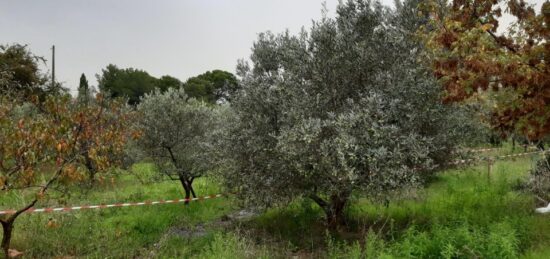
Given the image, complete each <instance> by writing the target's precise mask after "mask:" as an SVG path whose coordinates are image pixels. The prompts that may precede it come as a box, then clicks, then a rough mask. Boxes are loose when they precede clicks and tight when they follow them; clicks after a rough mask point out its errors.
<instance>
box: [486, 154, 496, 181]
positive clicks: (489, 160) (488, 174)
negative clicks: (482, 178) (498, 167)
mask: <svg viewBox="0 0 550 259" xmlns="http://www.w3.org/2000/svg"><path fill="white" fill-rule="evenodd" d="M493 162H494V161H493V159H492V158H488V159H487V181H488V182H489V183H490V182H491V168H492V167H493Z"/></svg>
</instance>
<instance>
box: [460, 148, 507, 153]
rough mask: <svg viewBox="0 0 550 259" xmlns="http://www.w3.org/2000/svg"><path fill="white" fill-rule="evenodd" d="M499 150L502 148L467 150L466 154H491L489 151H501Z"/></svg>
mask: <svg viewBox="0 0 550 259" xmlns="http://www.w3.org/2000/svg"><path fill="white" fill-rule="evenodd" d="M499 149H500V148H480V149H467V150H466V152H472V153H477V152H489V151H493V150H499Z"/></svg>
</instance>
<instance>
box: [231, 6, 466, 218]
mask: <svg viewBox="0 0 550 259" xmlns="http://www.w3.org/2000/svg"><path fill="white" fill-rule="evenodd" d="M410 8H414V5H413V4H411V3H405V4H404V5H399V6H398V10H400V11H397V12H394V11H391V10H389V9H387V8H385V7H383V6H381V5H380V4H379V3H378V2H375V3H371V2H370V1H349V2H347V3H345V4H341V5H340V6H339V7H338V9H337V16H336V18H334V19H331V18H327V17H324V18H322V19H321V20H320V21H317V22H314V23H313V27H312V28H311V30H310V31H309V32H306V31H304V30H303V31H302V32H301V33H300V34H299V35H296V36H293V35H290V34H289V33H288V32H286V33H283V34H279V35H273V34H271V33H262V34H260V36H259V39H258V41H257V42H256V43H255V44H254V46H253V48H252V56H251V61H252V66H250V65H248V64H247V63H244V62H241V63H240V64H239V66H238V72H239V73H238V74H239V76H240V77H241V82H240V83H241V86H242V91H241V92H240V94H239V96H238V97H237V98H236V99H235V100H234V101H233V103H232V109H233V113H234V116H233V117H234V118H233V120H232V121H231V123H229V126H228V129H227V131H226V134H225V136H224V137H223V140H224V141H225V143H226V144H225V145H224V147H223V148H224V150H225V157H224V158H223V159H224V161H225V163H224V166H225V168H226V169H225V170H224V171H223V172H224V173H223V176H224V180H225V183H226V184H227V185H228V187H230V188H233V189H235V190H236V191H237V192H238V193H239V195H241V196H242V198H243V199H246V201H248V202H250V203H252V204H256V205H264V206H271V205H276V204H284V203H286V202H289V201H291V200H293V199H294V198H296V197H307V198H311V199H312V200H313V201H314V202H316V203H317V204H318V205H319V206H320V207H321V208H322V209H323V210H324V211H325V213H326V218H327V223H328V225H329V226H330V227H335V226H337V225H339V224H341V223H343V221H344V218H343V211H344V208H345V207H346V205H347V203H348V201H349V198H350V196H351V194H352V192H354V191H361V192H366V193H369V194H371V195H380V194H383V193H385V192H386V191H390V190H397V189H402V188H405V187H407V186H414V185H416V184H418V183H419V182H420V179H421V178H422V177H421V176H422V174H423V173H427V172H430V171H431V170H433V168H434V167H435V165H436V164H444V163H445V162H446V161H447V160H449V159H452V158H451V157H450V154H451V151H453V149H454V148H455V145H456V143H457V142H458V140H459V139H460V135H461V134H462V133H463V132H465V129H464V127H463V126H461V124H459V123H456V121H454V120H453V118H454V117H455V115H461V114H460V109H458V108H457V107H446V106H444V105H442V104H441V102H440V101H439V99H440V96H439V93H440V88H439V86H438V85H437V84H436V82H435V80H434V79H433V78H431V77H430V74H429V71H427V70H426V69H424V68H423V66H422V64H421V63H420V62H419V59H420V58H419V57H420V56H419V54H420V53H422V46H421V45H419V44H417V43H416V42H414V41H413V40H411V35H412V34H413V33H414V31H415V30H416V27H417V26H418V24H419V23H420V22H422V21H421V20H420V19H418V18H416V20H414V19H413V18H414V17H416V16H414V15H413V16H412V17H411V16H409V15H407V14H406V13H404V12H405V11H407V12H410V11H411V10H410ZM413 13H414V11H413Z"/></svg>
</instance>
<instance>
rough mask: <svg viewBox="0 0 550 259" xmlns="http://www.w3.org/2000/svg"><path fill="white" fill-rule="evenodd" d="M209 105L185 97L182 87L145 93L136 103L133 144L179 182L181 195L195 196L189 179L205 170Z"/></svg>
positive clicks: (209, 119)
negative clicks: (137, 117)
mask: <svg viewBox="0 0 550 259" xmlns="http://www.w3.org/2000/svg"><path fill="white" fill-rule="evenodd" d="M212 110H213V108H212V107H210V106H208V105H207V104H206V103H204V102H199V101H197V100H195V99H193V98H189V97H188V96H187V95H186V94H185V92H184V90H183V89H173V88H170V89H168V90H167V91H166V92H160V91H155V92H153V93H151V94H146V95H145V97H144V98H143V99H142V100H141V102H140V104H139V105H138V106H137V111H138V113H139V119H138V120H137V123H136V126H137V130H139V131H140V132H141V137H140V138H139V139H138V140H137V144H138V145H139V147H140V148H141V149H142V150H143V152H144V153H145V155H147V156H148V157H150V158H151V159H153V161H154V163H155V165H156V167H157V168H158V170H159V172H161V173H162V174H164V175H166V176H168V177H169V178H170V179H172V180H177V181H180V183H181V185H182V187H183V189H184V190H185V198H187V199H188V198H190V195H193V197H196V194H195V191H194V189H193V181H194V180H195V178H197V177H200V176H201V175H203V174H204V173H205V172H206V171H207V170H208V165H209V164H210V163H209V157H208V154H207V152H206V151H205V150H206V148H207V142H206V141H205V138H206V134H207V132H208V131H209V130H210V128H211V126H212V125H213V122H212V121H213V120H212V114H213V112H212Z"/></svg>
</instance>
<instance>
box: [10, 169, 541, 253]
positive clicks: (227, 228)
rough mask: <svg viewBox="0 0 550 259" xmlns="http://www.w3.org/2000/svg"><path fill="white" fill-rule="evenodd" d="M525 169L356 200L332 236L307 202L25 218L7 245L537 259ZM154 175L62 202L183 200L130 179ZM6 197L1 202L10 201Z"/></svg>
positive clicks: (119, 180) (207, 182)
mask: <svg viewBox="0 0 550 259" xmlns="http://www.w3.org/2000/svg"><path fill="white" fill-rule="evenodd" d="M531 163H532V162H531V158H521V159H518V160H515V161H498V162H497V163H496V164H495V165H494V166H493V168H492V171H491V175H490V177H488V175H487V166H486V165H484V164H480V165H478V166H469V167H464V168H457V169H453V170H448V171H446V172H443V173H441V174H439V176H438V177H436V178H435V180H434V181H433V182H432V183H430V185H429V186H428V187H427V188H426V189H424V190H417V191H415V192H410V194H409V195H408V196H407V197H406V198H401V199H396V200H392V201H391V202H390V203H389V204H387V205H385V204H381V203H377V202H373V201H371V200H369V199H366V198H364V196H362V195H361V194H360V193H355V194H354V195H353V196H354V198H353V202H352V203H351V205H350V206H349V207H348V209H347V210H346V215H347V219H348V221H347V226H346V228H343V229H340V230H339V231H336V232H330V231H327V230H326V227H325V226H324V221H323V211H322V210H321V209H320V208H319V207H318V206H317V205H316V204H315V203H313V202H311V201H310V200H308V199H298V200H296V201H294V202H293V203H292V204H290V205H289V206H286V207H283V208H273V209H270V210H268V211H266V212H264V213H261V214H260V215H257V216H255V217H253V218H252V219H250V220H245V221H242V222H238V223H237V224H231V225H227V224H225V225H224V224H222V223H224V219H223V218H224V215H228V214H230V213H232V212H233V211H235V210H237V208H238V207H237V206H236V203H235V202H233V201H232V200H231V199H227V198H222V199H214V200H208V201H206V202H201V203H191V204H189V205H188V206H185V205H183V204H172V205H160V206H145V207H129V208H118V209H104V210H89V211H81V212H70V213H56V214H27V215H23V216H22V217H21V221H20V222H18V224H17V226H16V227H17V228H19V229H20V231H17V232H16V235H15V237H14V241H13V247H15V248H17V249H18V250H20V251H24V252H25V255H26V256H29V257H31V258H35V257H60V256H75V257H87V258H100V257H101V258H129V257H142V256H146V257H147V256H151V257H158V258H174V257H180V258H181V257H185V258H273V257H289V256H299V257H326V258H410V257H416V258H473V257H478V258H479V257H480V258H518V257H525V258H544V257H545V255H548V254H549V253H550V250H549V249H548V248H546V247H545V244H547V243H548V242H549V241H550V234H548V233H550V221H548V217H547V216H546V215H537V214H534V213H533V208H534V204H535V201H534V199H533V198H532V196H530V195H529V194H528V193H524V192H522V191H521V190H518V189H517V186H518V185H519V184H518V183H521V182H522V181H524V178H525V177H526V175H527V170H528V169H529V168H530V166H531ZM153 170H155V169H154V167H152V166H150V165H149V164H145V163H142V164H137V165H135V166H134V170H133V171H134V172H135V174H133V175H128V174H122V175H119V176H118V177H116V179H115V181H114V182H113V183H111V182H109V181H106V183H105V184H103V185H102V186H101V187H100V188H96V189H93V190H91V191H89V193H86V194H82V195H80V196H74V197H69V198H68V199H67V201H66V202H67V203H68V204H69V205H81V204H98V203H109V202H115V201H142V200H155V199H167V198H178V197H181V196H182V195H183V193H182V189H181V187H180V186H179V185H178V184H177V183H176V182H172V181H165V182H150V183H145V185H141V184H138V182H139V179H138V177H136V175H140V176H141V177H145V178H147V177H149V176H150V175H149V174H151V175H152V174H154V172H152V171H153ZM110 184H114V185H116V188H114V187H111V186H109V185H110ZM196 184H197V188H196V190H197V192H198V195H205V194H211V193H216V192H218V191H219V188H218V186H217V185H216V184H215V183H213V182H212V180H211V179H208V178H204V179H200V180H198V181H197V183H196ZM153 187H154V188H153ZM12 198H13V197H12ZM6 199H7V197H6V198H4V199H3V200H2V202H3V204H8V203H10V201H8V200H6ZM77 199H80V200H77ZM82 199H83V200H82ZM11 202H17V201H16V199H14V200H12V201H11ZM3 206H4V205H3ZM6 206H7V205H6ZM39 207H41V206H40V205H39ZM218 225H219V226H218ZM171 229H178V230H185V231H189V233H193V232H192V231H194V229H200V231H199V232H200V234H199V235H196V236H193V235H187V236H186V235H180V234H177V232H176V234H170V233H171V232H170V230H171ZM167 233H168V234H167ZM161 240H163V241H161Z"/></svg>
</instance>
